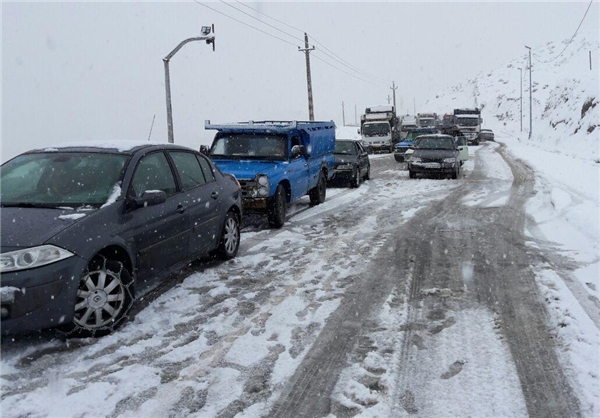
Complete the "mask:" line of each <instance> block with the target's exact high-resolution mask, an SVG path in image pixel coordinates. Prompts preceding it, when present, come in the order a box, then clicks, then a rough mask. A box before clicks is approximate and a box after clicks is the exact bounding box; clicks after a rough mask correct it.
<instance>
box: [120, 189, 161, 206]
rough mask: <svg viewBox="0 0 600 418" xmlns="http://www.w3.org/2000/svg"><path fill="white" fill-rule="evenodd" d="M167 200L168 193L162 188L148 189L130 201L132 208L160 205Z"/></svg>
mask: <svg viewBox="0 0 600 418" xmlns="http://www.w3.org/2000/svg"><path fill="white" fill-rule="evenodd" d="M166 201H167V194H166V193H165V192H164V191H162V190H146V191H145V192H144V193H142V195H141V196H140V197H134V198H133V199H131V201H130V202H131V203H129V205H128V206H129V207H130V208H131V209H138V208H143V207H146V206H154V205H160V204H161V203H165V202H166Z"/></svg>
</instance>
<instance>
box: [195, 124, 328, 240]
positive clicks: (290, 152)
mask: <svg viewBox="0 0 600 418" xmlns="http://www.w3.org/2000/svg"><path fill="white" fill-rule="evenodd" d="M205 129H216V130H217V131H218V132H217V134H216V135H215V139H214V141H213V143H212V146H211V149H210V151H209V154H210V157H211V158H212V160H213V161H214V162H215V164H216V165H217V166H218V167H219V168H220V169H221V170H223V171H224V172H226V173H231V174H233V175H235V177H236V178H237V179H238V181H239V182H240V184H241V187H242V192H243V205H244V211H248V212H257V213H263V214H266V215H267V217H268V220H269V224H270V225H271V226H272V227H274V228H281V227H282V226H283V225H284V223H285V221H286V207H287V205H288V203H291V202H294V201H296V200H298V199H300V198H301V197H302V196H305V195H307V194H308V196H310V202H311V204H313V205H318V204H320V203H323V202H324V201H325V195H326V187H327V181H328V180H330V179H331V178H332V177H333V174H334V160H335V158H334V155H333V151H334V148H335V123H333V121H331V122H298V121H292V122H287V121H285V122H284V121H262V122H253V121H251V122H240V123H233V124H226V125H212V124H211V123H210V121H206V123H205Z"/></svg>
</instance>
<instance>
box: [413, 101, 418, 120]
mask: <svg viewBox="0 0 600 418" xmlns="http://www.w3.org/2000/svg"><path fill="white" fill-rule="evenodd" d="M413 114H414V115H415V116H417V100H416V99H415V98H413Z"/></svg>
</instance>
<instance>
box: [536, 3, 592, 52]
mask: <svg viewBox="0 0 600 418" xmlns="http://www.w3.org/2000/svg"><path fill="white" fill-rule="evenodd" d="M593 2H594V0H591V1H590V4H588V8H587V10H586V11H585V14H584V15H583V18H582V19H581V22H579V26H577V30H575V33H574V34H573V36H571V39H570V40H569V42H567V44H566V45H565V47H564V48H563V50H562V51H560V54H558V55H557V56H555V57H554V58H552V59H551V60H549V61H540V60H539V59H537V58H536V56H535V55H534V56H533V58H535V60H536V61H537V62H540V63H542V64H548V63H550V62H552V61H554V60H555V59H557V58H558V57H560V56H561V55H562V54H563V52H565V51H566V50H567V48H568V47H569V45H571V43H572V42H573V39H574V38H575V36H576V35H577V32H579V29H580V28H581V25H582V24H583V21H584V20H585V17H586V16H587V14H588V12H589V11H590V7H592V3H593Z"/></svg>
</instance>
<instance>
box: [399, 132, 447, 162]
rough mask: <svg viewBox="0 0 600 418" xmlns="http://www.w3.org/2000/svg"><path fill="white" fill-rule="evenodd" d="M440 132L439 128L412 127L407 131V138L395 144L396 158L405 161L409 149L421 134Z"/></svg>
mask: <svg viewBox="0 0 600 418" xmlns="http://www.w3.org/2000/svg"><path fill="white" fill-rule="evenodd" d="M437 133H439V130H438V129H435V128H415V129H411V130H409V131H408V132H407V133H406V138H404V140H403V141H402V142H398V143H397V144H396V145H395V146H394V159H395V160H396V161H397V162H399V163H403V162H404V160H405V155H406V153H407V151H408V150H410V147H411V146H413V144H414V140H415V139H416V138H417V137H418V136H420V135H427V134H430V135H431V134H437Z"/></svg>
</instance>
